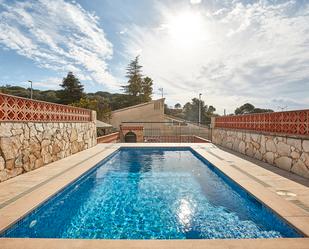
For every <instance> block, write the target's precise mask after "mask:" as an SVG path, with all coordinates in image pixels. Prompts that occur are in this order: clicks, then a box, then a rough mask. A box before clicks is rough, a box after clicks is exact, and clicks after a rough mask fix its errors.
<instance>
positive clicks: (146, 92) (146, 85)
mask: <svg viewBox="0 0 309 249" xmlns="http://www.w3.org/2000/svg"><path fill="white" fill-rule="evenodd" d="M152 85H153V81H152V79H151V78H149V77H145V78H144V79H143V80H142V93H141V100H142V102H148V101H150V100H151V95H152V90H153V88H152Z"/></svg>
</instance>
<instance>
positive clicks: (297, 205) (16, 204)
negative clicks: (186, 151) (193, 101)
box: [0, 143, 309, 249]
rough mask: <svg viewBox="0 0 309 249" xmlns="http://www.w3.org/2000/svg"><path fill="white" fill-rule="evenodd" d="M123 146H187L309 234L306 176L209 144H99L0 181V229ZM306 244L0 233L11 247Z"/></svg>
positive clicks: (1, 242) (0, 243)
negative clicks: (25, 236)
mask: <svg viewBox="0 0 309 249" xmlns="http://www.w3.org/2000/svg"><path fill="white" fill-rule="evenodd" d="M121 146H149V147H154V146H181V147H183V146H190V147H192V148H193V149H194V150H196V151H197V152H198V153H200V154H201V155H202V156H204V157H206V158H207V160H208V161H210V162H211V163H213V164H214V165H216V166H217V167H218V168H219V169H220V170H221V171H223V172H224V173H225V174H226V175H228V176H229V177H230V178H232V179H234V180H235V181H237V182H238V183H239V184H240V185H241V186H242V187H244V188H246V189H247V190H248V191H249V192H251V193H252V194H253V195H255V197H256V198H257V199H259V200H261V201H263V202H264V203H266V205H267V206H269V207H270V208H271V209H273V210H274V211H275V212H276V213H278V214H280V215H281V216H282V217H284V218H285V219H286V220H288V221H289V222H290V223H291V224H293V225H294V226H295V227H297V228H298V230H300V231H302V233H304V234H305V235H306V237H308V236H309V181H308V180H306V179H304V178H301V177H298V176H296V175H293V174H291V173H288V172H285V171H283V170H280V169H278V168H275V167H273V166H270V165H268V164H265V163H261V162H259V161H256V160H254V159H250V158H247V157H246V156H243V155H240V154H237V153H235V152H231V151H227V150H226V149H224V150H223V149H220V148H218V147H216V146H214V145H212V144H196V143H195V144H170V143H169V144H120V143H119V144H98V145H97V146H95V147H93V148H91V149H88V150H85V151H82V152H79V153H77V154H74V155H72V156H69V157H67V158H64V159H62V160H59V161H56V162H54V163H51V164H49V165H46V166H44V167H42V168H39V169H37V170H34V171H31V172H29V173H26V174H23V175H20V176H17V177H15V178H12V179H10V180H8V181H5V182H3V183H0V231H1V230H3V229H5V228H6V227H8V226H9V225H10V224H12V223H14V222H15V221H16V220H18V219H20V218H21V217H23V216H24V215H26V214H27V213H29V212H30V211H31V210H33V209H34V208H35V207H37V206H38V205H39V204H40V203H42V202H43V201H44V200H46V199H47V198H48V197H50V196H52V195H53V194H54V193H56V192H57V191H59V190H60V189H62V188H64V187H65V186H66V185H67V184H69V183H70V182H72V181H73V180H74V179H76V178H78V177H79V176H80V175H81V174H82V173H84V172H86V171H87V170H89V169H90V168H91V167H93V166H94V165H95V164H96V163H98V162H100V161H101V160H102V159H103V158H105V157H106V156H108V155H110V154H111V153H112V152H114V151H115V150H117V149H118V148H119V147H121ZM206 247H207V248H263V249H267V248H288V249H292V248H302V249H305V248H309V238H303V239H258V240H251V239H246V240H185V241H183V240H178V241H177V240H168V241H166V240H161V241H160V240H156V241H152V240H145V241H134V240H129V241H123V240H122V241H118V240H72V239H70V240H66V239H7V238H1V239H0V248H1V249H11V248H29V249H30V248H31V249H35V248H44V249H48V248H206Z"/></svg>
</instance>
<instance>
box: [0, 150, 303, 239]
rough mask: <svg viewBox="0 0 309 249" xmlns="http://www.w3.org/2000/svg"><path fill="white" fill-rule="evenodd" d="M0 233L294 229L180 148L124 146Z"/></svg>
mask: <svg viewBox="0 0 309 249" xmlns="http://www.w3.org/2000/svg"><path fill="white" fill-rule="evenodd" d="M1 236H2V237H31V238H83V239H95V238H96V239H218V238H278V237H300V235H299V234H298V233H297V232H296V231H295V230H293V229H292V228H291V227H290V226H288V225H287V224H286V223H285V222H284V221H283V220H281V219H280V218H279V217H277V216H276V215H274V214H273V213H272V212H271V211H270V210H269V209H268V208H266V207H265V206H263V205H262V204H261V203H259V202H258V201H257V200H255V199H254V198H253V197H251V196H250V195H249V194H247V192H246V191H244V190H243V189H241V188H240V187H238V185H237V184H235V183H234V182H232V181H231V180H230V179H229V178H227V177H226V176H224V175H223V174H222V173H221V172H219V170H218V169H216V168H215V167H213V166H212V165H211V164H210V163H209V162H207V161H206V160H205V159H202V158H200V156H199V155H198V154H196V153H195V152H193V151H191V150H190V149H186V148H182V149H181V148H180V149H179V148H177V149H172V148H164V149H163V148H162V149H156V148H150V149H137V148H130V149H129V148H123V149H120V150H119V151H118V152H116V153H115V154H113V155H112V156H111V157H110V158H108V159H107V160H104V161H102V162H101V163H100V164H99V165H97V166H96V167H95V168H93V169H92V170H91V171H89V172H88V173H86V174H85V175H84V176H83V177H81V178H79V180H77V181H76V182H74V183H73V184H71V185H70V186H68V187H67V188H65V189H64V191H62V192H60V193H59V194H57V195H56V196H54V197H53V198H51V199H50V200H48V201H47V202H45V203H44V204H43V205H41V206H40V207H39V208H37V209H36V210H35V211H33V212H32V213H30V214H29V215H28V216H26V217H25V218H24V219H22V220H21V221H19V222H18V223H17V224H15V225H14V226H13V227H11V228H10V229H8V230H7V231H5V232H4V233H3V234H2V235H1Z"/></svg>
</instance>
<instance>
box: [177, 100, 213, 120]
mask: <svg viewBox="0 0 309 249" xmlns="http://www.w3.org/2000/svg"><path fill="white" fill-rule="evenodd" d="M200 104H201V123H202V124H209V123H210V118H211V116H213V115H214V112H215V111H216V108H214V107H213V106H212V105H211V106H207V105H205V102H204V101H201V103H200ZM183 117H184V119H186V120H190V121H192V122H196V123H197V122H198V117H199V99H198V98H193V99H192V101H191V102H188V103H186V104H185V105H184V106H183Z"/></svg>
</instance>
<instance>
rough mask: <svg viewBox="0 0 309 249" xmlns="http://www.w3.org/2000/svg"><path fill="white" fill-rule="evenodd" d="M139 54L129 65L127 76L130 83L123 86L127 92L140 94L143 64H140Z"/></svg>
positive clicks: (133, 94) (135, 94)
mask: <svg viewBox="0 0 309 249" xmlns="http://www.w3.org/2000/svg"><path fill="white" fill-rule="evenodd" d="M138 60H139V56H136V57H135V59H134V60H132V61H131V62H130V64H129V66H128V67H127V74H126V77H127V78H128V85H126V86H122V88H123V89H124V91H125V93H126V94H129V95H132V96H135V97H136V96H138V95H140V94H141V93H142V81H143V80H142V77H143V76H142V70H141V68H142V66H141V65H139V61H138Z"/></svg>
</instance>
